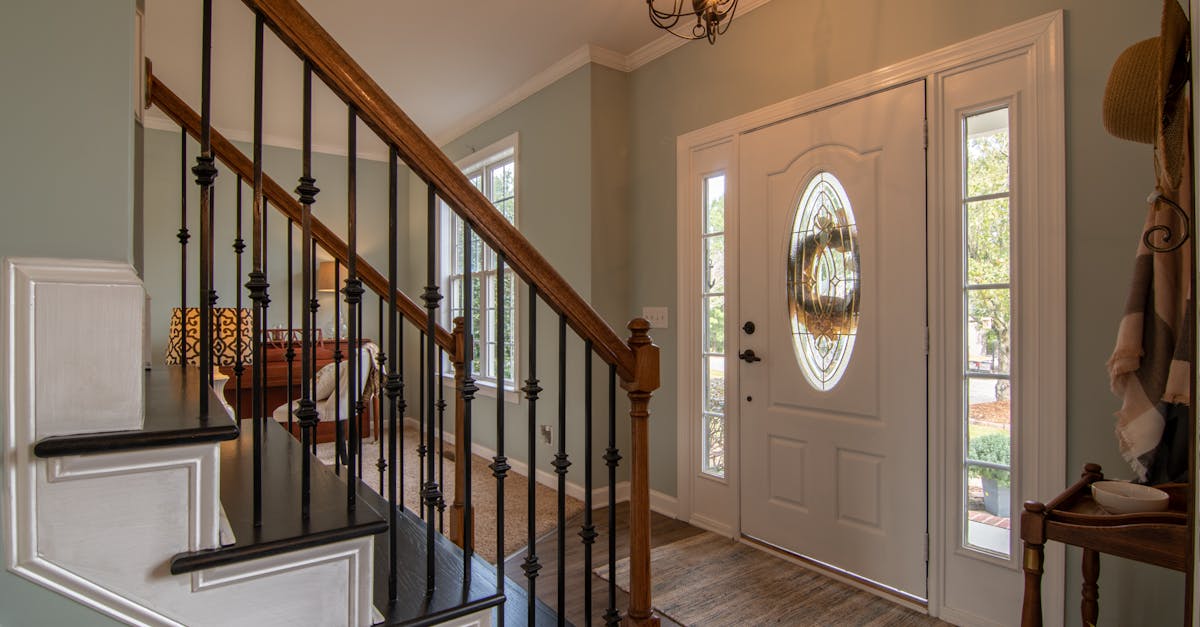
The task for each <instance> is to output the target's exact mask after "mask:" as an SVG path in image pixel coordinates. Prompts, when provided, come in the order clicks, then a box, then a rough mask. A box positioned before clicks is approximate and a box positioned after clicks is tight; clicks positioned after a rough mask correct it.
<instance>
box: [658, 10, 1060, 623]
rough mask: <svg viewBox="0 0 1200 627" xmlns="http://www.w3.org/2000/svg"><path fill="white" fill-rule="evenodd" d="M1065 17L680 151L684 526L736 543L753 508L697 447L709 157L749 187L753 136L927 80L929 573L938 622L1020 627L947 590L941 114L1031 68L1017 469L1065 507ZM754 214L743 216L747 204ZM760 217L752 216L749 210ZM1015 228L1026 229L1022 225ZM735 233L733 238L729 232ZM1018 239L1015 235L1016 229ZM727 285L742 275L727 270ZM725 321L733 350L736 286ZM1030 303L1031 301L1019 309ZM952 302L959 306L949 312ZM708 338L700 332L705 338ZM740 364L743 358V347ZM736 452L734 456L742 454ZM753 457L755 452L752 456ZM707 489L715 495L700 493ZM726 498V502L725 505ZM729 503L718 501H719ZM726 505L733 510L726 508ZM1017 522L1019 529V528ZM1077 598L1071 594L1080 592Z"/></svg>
mask: <svg viewBox="0 0 1200 627" xmlns="http://www.w3.org/2000/svg"><path fill="white" fill-rule="evenodd" d="M1063 19H1064V17H1063V12H1062V11H1054V12H1051V13H1047V14H1045V15H1042V16H1039V17H1036V18H1032V19H1029V20H1026V21H1024V22H1020V23H1017V24H1013V25H1012V26H1008V27H1004V28H1001V29H999V30H996V31H993V32H990V33H987V34H985V35H981V36H979V37H975V38H973V39H970V40H966V41H963V42H960V43H957V44H953V45H950V46H947V47H946V48H942V49H939V50H935V51H932V52H929V53H927V54H924V55H921V56H919V57H915V58H912V59H909V60H907V61H902V62H900V63H896V64H893V65H890V66H888V67H885V68H882V69H879V70H875V71H873V72H870V73H867V74H863V75H861V76H857V77H854V78H852V79H848V80H846V81H843V82H841V83H837V84H834V85H831V86H829V87H825V88H822V89H819V90H817V91H814V92H810V93H806V94H803V95H800V96H797V97H795V98H791V99H788V100H785V101H782V102H779V103H776V104H772V105H769V106H767V107H763V108H761V109H758V110H755V111H751V112H749V113H746V114H743V115H740V116H737V117H735V118H731V119H728V120H725V121H722V122H718V123H716V124H713V125H711V126H708V127H705V128H701V129H698V130H695V131H692V132H689V133H687V134H685V135H681V136H680V137H679V138H678V139H677V161H676V164H677V196H676V198H677V215H678V225H679V228H678V233H677V253H678V256H679V258H678V268H679V294H678V303H679V313H678V316H677V320H679V325H678V326H677V329H678V334H679V342H678V344H677V346H678V349H677V350H678V353H679V358H678V359H679V367H678V368H677V376H678V390H679V398H678V410H679V414H678V419H677V424H678V438H679V439H678V442H679V444H678V449H679V455H678V468H677V474H678V486H679V488H678V496H679V502H678V506H679V508H678V511H679V517H680V518H681V519H683V520H688V521H690V522H692V524H695V525H697V526H701V527H705V528H709V529H714V530H719V531H722V532H725V533H728V534H729V535H732V536H735V537H736V536H738V535H739V534H740V532H741V531H742V523H741V521H740V519H739V514H740V508H739V506H738V503H740V502H741V500H742V495H741V494H739V492H740V489H741V482H740V481H739V480H738V474H737V473H738V472H739V468H738V464H737V462H733V463H730V464H729V465H728V466H727V471H726V472H727V477H728V478H729V481H728V483H727V484H718V483H717V482H715V481H711V480H708V481H706V480H701V479H698V478H697V477H698V474H699V473H698V472H697V466H698V462H697V458H698V456H699V455H698V451H699V445H698V444H697V443H698V442H699V441H700V440H699V435H698V433H699V429H700V424H699V419H698V418H697V411H698V409H697V407H696V405H697V404H698V403H697V400H698V399H699V398H701V396H700V391H699V377H698V376H697V374H696V372H697V370H698V367H699V359H698V354H697V349H696V347H695V346H693V344H694V342H689V341H688V340H687V338H688V337H690V336H689V332H688V329H687V327H686V325H687V324H688V321H689V320H691V319H692V318H695V319H696V320H699V312H698V305H699V302H698V301H699V298H698V297H697V296H696V294H697V292H696V291H695V290H694V289H693V288H694V287H695V285H696V284H698V282H699V279H697V278H696V277H697V276H699V275H700V274H701V272H702V267H701V266H700V263H699V260H700V255H699V254H698V253H697V251H696V248H697V246H698V243H697V242H698V238H696V237H695V233H696V232H697V227H696V226H695V224H696V223H697V222H698V221H699V219H700V218H699V211H698V207H699V206H700V205H699V203H697V202H696V200H695V198H694V196H695V193H694V192H695V189H696V188H697V187H698V184H697V181H699V180H700V179H701V178H702V176H701V175H702V173H701V169H699V168H698V164H699V162H700V161H702V160H703V154H702V153H705V152H711V151H713V150H714V149H715V148H716V147H718V146H723V150H725V152H726V154H725V156H724V157H723V158H725V159H727V160H728V161H730V162H731V165H730V167H729V170H728V172H727V173H728V174H729V176H730V180H729V183H728V184H729V185H730V187H731V188H732V187H733V186H736V185H737V184H738V181H739V179H740V177H739V176H738V172H737V167H738V162H737V155H738V154H739V144H740V140H741V139H742V138H743V137H744V136H745V135H746V134H748V133H752V132H753V131H754V130H755V129H759V128H762V127H765V126H768V125H771V124H774V123H776V122H779V121H781V120H786V119H789V118H792V117H795V116H798V115H803V114H805V113H808V112H812V111H817V110H820V109H822V108H825V107H829V106H832V105H836V104H838V103H841V102H845V101H847V100H850V99H854V98H858V97H861V96H863V95H866V94H871V93H874V92H877V91H881V90H884V89H887V88H889V87H893V86H896V85H901V84H904V83H907V82H910V81H913V80H917V79H921V78H924V79H926V81H927V85H928V97H927V102H928V118H929V150H928V157H927V160H926V161H925V165H926V167H927V168H928V172H929V175H928V197H929V224H928V236H927V241H928V242H929V245H928V267H929V277H928V281H929V285H930V290H929V294H928V303H927V305H928V308H929V323H930V328H931V331H932V333H931V336H930V345H929V360H930V366H929V377H930V378H929V389H928V395H929V401H928V404H929V414H930V415H929V430H928V434H927V436H928V442H929V449H928V456H929V459H928V468H929V469H930V471H929V472H928V473H927V474H928V476H929V481H928V486H927V490H928V494H929V503H928V508H929V534H930V545H929V571H928V581H929V583H928V598H929V603H928V608H929V613H930V614H931V615H933V616H941V617H943V618H945V619H947V620H949V621H951V622H954V623H955V624H962V625H996V624H1006V623H1011V622H1012V619H1011V616H1012V615H1013V612H1014V611H1015V610H1014V608H1012V607H1008V608H1005V609H1004V611H1002V612H1001V613H999V614H997V615H994V616H989V615H988V612H989V608H987V607H973V606H972V603H971V600H970V599H969V598H966V597H964V596H963V595H962V594H961V593H962V591H961V590H956V589H954V586H953V582H951V581H948V575H947V570H948V563H949V562H950V561H952V560H954V559H956V556H957V554H956V553H955V551H954V549H953V548H951V547H950V546H949V545H950V544H951V543H952V542H957V536H956V535H955V534H956V533H957V531H955V530H953V525H951V524H950V522H951V521H952V519H953V517H954V516H956V515H958V513H957V511H956V509H955V508H956V507H957V498H958V497H957V494H956V489H957V486H953V487H952V486H951V485H949V484H950V483H953V482H951V481H949V480H948V478H947V476H946V468H947V467H948V466H949V464H951V463H958V460H959V455H960V454H961V448H960V445H959V444H957V443H956V438H957V437H958V436H957V434H958V433H959V430H960V428H961V427H960V422H961V415H960V412H961V407H960V405H959V404H958V403H959V402H960V401H959V394H960V393H959V392H956V391H955V390H956V388H957V387H959V386H961V385H962V372H961V363H960V362H961V355H959V354H958V353H957V352H955V351H956V350H957V348H956V347H954V346H951V345H950V343H949V341H948V338H949V337H950V336H956V335H957V334H958V333H959V330H958V329H957V324H958V323H957V322H954V321H955V320H956V316H957V315H958V312H957V311H949V308H950V306H951V305H952V304H953V299H955V298H958V296H955V295H953V294H949V295H948V294H947V290H949V289H953V290H961V289H962V286H961V277H960V276H958V275H955V274H951V275H949V276H948V275H947V274H946V273H947V272H950V271H949V270H947V268H946V260H947V259H948V258H950V257H954V256H958V255H960V254H961V248H960V247H961V241H960V239H959V238H960V233H958V232H953V233H951V232H950V231H952V230H953V229H954V228H957V226H955V225H951V224H948V222H947V219H948V218H947V214H948V212H957V211H959V210H960V207H959V205H958V202H957V200H956V199H955V198H952V197H951V198H947V197H946V195H947V192H946V188H947V186H948V185H949V184H950V183H953V181H948V179H952V178H953V177H955V176H957V175H956V174H955V173H954V172H955V168H954V167H953V164H952V163H950V162H949V161H948V160H953V159H956V158H957V150H958V149H957V146H955V147H954V153H953V154H947V150H949V149H948V148H947V147H946V142H945V137H944V134H945V130H944V128H945V127H946V124H951V125H953V124H955V123H957V121H955V120H947V119H946V118H945V115H944V112H943V106H942V102H943V96H944V94H943V91H944V89H945V85H944V83H945V81H946V80H947V79H949V78H951V77H953V76H955V75H958V74H962V73H964V72H969V71H971V70H973V69H976V68H980V67H985V66H986V65H988V64H990V63H993V62H995V61H997V60H1001V59H1005V58H1011V57H1013V56H1023V57H1024V58H1025V60H1026V63H1025V65H1024V71H1025V72H1026V73H1027V78H1028V81H1029V82H1028V85H1027V88H1026V89H1025V91H1024V92H1023V95H1022V102H1023V104H1024V107H1025V114H1024V115H1023V116H1022V118H1021V121H1020V122H1021V124H1022V128H1021V129H1020V133H1021V134H1022V136H1023V137H1025V138H1026V152H1027V155H1028V156H1029V157H1031V158H1030V159H1027V161H1026V164H1025V165H1026V167H1027V170H1025V171H1024V172H1023V175H1022V177H1021V180H1019V181H1016V182H1015V184H1016V185H1018V186H1020V187H1021V189H1020V190H1015V193H1018V194H1021V193H1023V194H1025V196H1024V199H1025V204H1024V207H1017V208H1016V209H1015V210H1016V211H1027V212H1029V213H1028V215H1029V217H1028V218H1027V219H1026V222H1025V224H1026V227H1027V228H1022V229H1021V230H1020V231H1019V232H1018V231H1014V233H1013V238H1014V241H1017V240H1018V239H1020V240H1021V241H1022V245H1021V246H1019V247H1016V248H1014V250H1013V257H1014V263H1015V264H1017V265H1019V264H1022V263H1024V264H1025V265H1026V267H1036V268H1037V269H1038V272H1037V274H1036V275H1035V276H1029V277H1026V283H1025V285H1024V287H1023V288H1018V289H1025V290H1028V293H1029V294H1032V295H1035V297H1033V298H1028V299H1026V300H1025V301H1024V303H1025V305H1024V309H1023V310H1022V313H1020V314H1018V315H1022V316H1026V317H1030V318H1032V319H1033V320H1034V321H1035V322H1034V323H1033V324H1032V325H1030V324H1027V325H1026V327H1025V328H1024V330H1023V331H1022V332H1023V333H1024V334H1025V335H1024V336H1023V339H1021V338H1018V340H1017V341H1018V342H1024V346H1025V353H1024V362H1023V363H1024V366H1023V367H1021V368H1020V369H1019V371H1018V372H1016V373H1015V376H1016V377H1017V380H1015V381H1014V386H1018V385H1021V384H1022V380H1026V381H1025V385H1024V390H1025V391H1024V393H1023V399H1022V400H1020V401H1019V402H1020V403H1022V413H1023V414H1024V415H1025V423H1024V425H1023V427H1022V429H1021V434H1020V436H1019V437H1020V440H1021V441H1020V442H1014V447H1015V448H1014V451H1019V452H1017V453H1016V455H1017V457H1019V459H1018V458H1017V457H1015V458H1014V460H1013V461H1014V464H1018V465H1019V469H1018V470H1017V472H1019V473H1021V474H1022V475H1023V476H1024V480H1023V481H1024V487H1023V488H1022V492H1023V493H1022V494H1019V495H1016V496H1015V499H1014V502H1016V503H1020V502H1021V499H1024V498H1032V497H1033V496H1034V495H1036V497H1038V498H1042V499H1046V498H1050V497H1051V496H1053V495H1055V494H1057V493H1058V492H1059V491H1060V490H1061V489H1062V487H1063V486H1064V485H1065V484H1064V478H1065V477H1066V474H1067V473H1066V469H1065V464H1064V460H1065V450H1066V448H1065V430H1066V429H1065V426H1066V411H1065V377H1066V364H1065V357H1064V355H1065V345H1066V339H1065V338H1066V332H1065V312H1066V296H1065V294H1066V292H1065V283H1066V271H1065V241H1066V238H1065V215H1066V189H1065V156H1064V155H1065V137H1064V134H1065V133H1064V109H1065V105H1064V94H1063V82H1064V78H1063V77H1064V72H1065V68H1064V65H1063V42H1064V39H1063ZM727 202H728V203H730V204H728V205H727V215H726V220H727V222H728V223H731V224H735V225H736V220H737V218H738V215H739V214H740V213H741V211H740V210H739V209H738V208H737V207H738V205H736V202H737V196H736V195H735V194H732V192H731V196H730V197H729V199H728V200H727ZM742 206H745V205H742ZM750 209H751V208H749V207H747V210H748V211H749V210H750ZM1015 219H1016V220H1021V219H1022V218H1020V217H1016V218H1015ZM727 228H730V227H728V226H727ZM1014 228H1016V227H1015V226H1014ZM729 238H730V244H729V249H728V250H727V255H728V257H729V258H730V259H736V255H737V252H736V250H735V249H734V246H735V244H734V242H735V241H736V239H737V238H736V236H734V235H732V234H731V235H729ZM727 272H728V273H729V274H731V275H732V274H733V273H734V272H735V270H733V269H731V268H727ZM728 289H729V294H728V306H729V307H730V310H729V311H727V316H729V320H728V323H727V327H728V329H727V337H729V338H730V340H732V339H733V338H735V337H737V334H739V333H741V331H740V330H739V326H740V322H738V321H739V320H740V318H741V316H739V315H738V314H736V313H735V312H734V311H733V307H734V306H736V303H737V297H736V293H735V292H736V289H737V286H736V285H734V284H732V283H731V285H730V286H729V288H728ZM1018 298H1019V296H1018ZM948 299H950V300H948ZM693 331H696V332H698V329H696V328H693ZM728 350H729V353H730V354H731V356H732V354H733V353H735V351H734V348H733V347H732V346H731V347H730V348H729V349H728ZM728 386H729V387H728V390H727V395H728V397H729V398H731V399H732V398H735V397H744V395H743V393H742V391H741V390H740V389H739V386H738V384H737V382H736V369H731V370H730V375H729V383H728ZM727 420H728V426H727V429H728V430H727V437H728V438H730V439H731V440H734V441H736V438H737V437H739V434H740V433H741V432H742V427H741V417H740V416H739V415H738V405H736V404H730V406H729V410H728V416H727ZM733 452H736V449H735V451H733ZM747 452H750V451H747ZM701 486H704V489H701ZM722 491H723V492H722ZM717 498H719V499H720V500H717ZM719 503H732V505H729V506H727V507H724V508H722V507H720V506H718V504H719ZM1014 522H1015V521H1014ZM1063 578H1064V573H1063V551H1062V547H1061V546H1056V545H1049V546H1047V547H1046V572H1045V575H1044V578H1043V586H1042V589H1043V606H1044V608H1045V612H1044V614H1045V620H1046V624H1047V625H1054V624H1061V620H1062V615H1063V609H1062V608H1063V604H1064V592H1065V591H1064V588H1063ZM1072 594H1073V593H1072Z"/></svg>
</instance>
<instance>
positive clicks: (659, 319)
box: [642, 307, 667, 329]
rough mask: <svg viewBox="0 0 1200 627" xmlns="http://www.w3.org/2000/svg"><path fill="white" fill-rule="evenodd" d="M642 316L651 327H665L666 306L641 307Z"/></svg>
mask: <svg viewBox="0 0 1200 627" xmlns="http://www.w3.org/2000/svg"><path fill="white" fill-rule="evenodd" d="M642 317H643V318H645V319H646V322H649V323H650V328H651V329H665V328H667V308H666V307H642Z"/></svg>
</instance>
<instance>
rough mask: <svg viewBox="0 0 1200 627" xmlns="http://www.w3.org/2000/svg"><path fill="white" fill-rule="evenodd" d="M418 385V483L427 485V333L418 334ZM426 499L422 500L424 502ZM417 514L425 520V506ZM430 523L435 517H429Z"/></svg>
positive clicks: (422, 485)
mask: <svg viewBox="0 0 1200 627" xmlns="http://www.w3.org/2000/svg"><path fill="white" fill-rule="evenodd" d="M417 340H418V341H417V381H419V382H420V384H419V385H417V387H418V388H420V390H419V391H418V396H417V485H419V486H421V489H424V486H425V453H426V451H425V335H424V334H423V333H422V334H418V336H417ZM423 503H424V501H422V504H423ZM417 514H419V515H420V516H421V520H425V508H424V507H418V508H417ZM428 522H430V523H432V522H433V519H432V518H431V519H429V521H428Z"/></svg>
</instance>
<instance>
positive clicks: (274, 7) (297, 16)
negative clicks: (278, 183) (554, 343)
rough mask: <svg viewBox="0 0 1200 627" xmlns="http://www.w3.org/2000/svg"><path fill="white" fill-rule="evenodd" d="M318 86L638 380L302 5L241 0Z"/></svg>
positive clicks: (513, 233) (602, 325)
mask: <svg viewBox="0 0 1200 627" xmlns="http://www.w3.org/2000/svg"><path fill="white" fill-rule="evenodd" d="M243 2H245V4H246V5H247V6H248V7H250V9H251V10H253V11H255V12H257V13H259V14H260V15H262V17H263V19H264V20H265V22H266V24H267V25H268V26H269V27H270V28H271V30H272V31H274V32H275V34H276V35H277V36H278V37H279V38H280V40H281V41H283V43H284V44H285V45H287V46H288V47H289V48H291V49H292V51H293V52H295V53H296V54H297V55H298V56H299V57H300V58H301V59H303V60H306V61H308V62H309V63H310V64H311V66H312V68H313V70H314V71H315V72H316V73H317V75H318V76H320V77H321V80H323V81H324V82H325V84H326V85H328V86H329V88H330V89H332V90H333V92H334V93H335V94H336V95H337V96H338V97H339V98H341V99H342V100H344V101H346V102H347V103H349V104H350V105H352V106H353V107H354V109H355V110H356V111H357V112H358V115H359V118H360V119H362V120H363V122H364V123H365V124H366V125H367V126H368V127H370V128H371V130H373V131H375V133H376V134H377V135H378V136H379V137H380V138H381V139H382V140H383V141H384V142H385V143H387V144H389V145H391V146H393V147H395V148H396V150H397V151H399V153H400V155H401V156H402V157H403V159H404V161H405V162H406V163H407V164H408V166H409V167H410V168H411V169H412V170H413V171H414V172H416V173H417V175H418V176H420V177H421V178H422V179H424V180H425V181H426V182H427V183H431V184H433V186H434V187H435V188H436V189H437V191H438V195H439V196H440V197H441V198H442V200H444V201H445V202H446V203H447V204H449V205H450V206H451V207H452V208H453V209H454V211H455V212H457V213H458V214H459V215H460V216H461V217H462V218H463V219H464V220H466V221H467V223H468V224H470V225H471V227H472V228H473V229H474V230H475V232H476V233H477V234H478V235H479V236H480V238H482V239H483V241H484V242H487V244H488V245H489V246H491V247H492V249H493V250H495V251H497V252H499V253H500V254H501V255H503V256H504V259H505V262H506V263H507V264H508V265H509V266H511V267H512V269H513V270H514V271H516V273H517V274H518V275H520V277H521V278H522V279H524V280H525V281H526V282H528V283H532V284H533V285H535V286H537V288H538V293H539V294H540V295H541V296H542V298H543V299H544V300H545V301H546V302H547V303H548V304H549V305H550V307H551V308H553V309H554V310H555V311H556V312H558V313H560V314H562V315H563V316H565V317H566V319H567V323H568V324H569V325H570V326H571V328H572V329H574V330H575V332H576V333H577V334H578V335H579V336H580V337H581V338H583V339H586V340H591V341H592V346H593V349H594V350H595V352H596V354H597V355H599V356H600V358H601V359H603V360H604V361H605V362H607V363H609V364H612V365H614V366H616V368H617V374H618V375H619V376H620V377H621V379H622V380H625V381H630V380H632V379H634V378H635V376H636V373H635V368H636V364H635V356H634V352H633V350H632V349H630V348H629V346H627V345H626V344H625V342H624V341H622V340H621V338H620V337H619V336H618V335H617V333H616V332H615V331H613V329H612V327H610V326H609V325H608V323H607V322H605V321H604V319H603V318H601V317H600V314H598V313H596V310H595V309H593V308H592V306H591V305H589V304H588V302H587V301H585V300H584V299H583V297H581V296H580V295H579V293H578V292H576V291H575V290H574V289H573V288H572V287H571V286H570V284H569V283H567V281H566V279H564V278H563V277H562V275H560V274H559V273H558V271H557V270H555V269H554V267H553V266H551V265H550V262H548V261H546V258H545V257H543V256H542V254H541V253H539V252H538V251H537V249H536V248H534V247H533V245H532V244H530V243H529V240H527V239H525V236H524V235H522V234H521V233H520V231H518V230H517V229H516V227H514V226H513V225H512V224H510V223H509V222H508V220H506V219H505V218H504V216H503V215H501V214H500V212H499V211H496V210H495V208H494V207H492V204H491V202H489V201H488V199H487V198H486V197H485V196H484V195H483V193H482V192H480V191H479V190H478V189H476V188H475V186H473V185H471V183H470V182H469V181H468V180H467V178H466V177H465V176H463V174H462V172H461V171H460V170H459V169H458V168H457V167H455V166H454V164H453V163H452V162H451V161H450V158H449V157H447V156H446V155H445V153H443V152H442V151H441V150H439V149H438V147H437V146H436V145H435V144H434V143H433V141H431V140H430V139H429V137H427V136H426V135H425V133H424V132H423V131H421V129H420V128H419V127H418V126H417V125H416V124H414V123H413V121H412V120H411V119H409V117H408V116H407V115H406V114H405V113H404V111H402V110H401V109H400V107H399V106H398V105H397V104H396V103H395V102H394V101H393V100H392V99H391V97H390V96H388V94H387V93H386V92H385V91H384V90H383V89H382V88H381V87H380V86H379V85H378V84H377V83H376V82H375V81H374V80H373V79H372V78H371V77H370V76H369V75H368V74H367V73H366V72H365V71H364V70H363V69H362V67H360V66H359V65H358V63H356V62H355V61H354V59H353V58H351V57H350V54H349V53H347V52H346V51H345V50H344V49H343V48H342V47H341V46H340V45H339V44H338V43H337V42H336V41H334V39H333V37H331V36H330V35H329V33H328V32H326V30H325V29H324V28H323V27H322V26H321V25H320V24H319V23H317V21H316V20H315V19H313V17H312V15H310V14H309V13H308V11H306V10H305V9H304V7H303V6H301V5H300V2H299V1H298V0H243Z"/></svg>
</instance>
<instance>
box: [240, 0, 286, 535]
mask: <svg viewBox="0 0 1200 627" xmlns="http://www.w3.org/2000/svg"><path fill="white" fill-rule="evenodd" d="M263 30H264V23H263V17H262V15H261V14H259V15H257V16H256V17H255V20H254V148H253V152H254V157H253V158H254V177H253V181H252V183H253V191H254V199H253V213H254V218H253V221H254V226H253V231H252V241H253V247H252V248H253V250H252V251H251V258H252V264H253V269H252V270H251V271H250V277H249V280H248V281H247V282H246V289H248V290H249V291H250V301H251V302H252V303H253V308H254V336H253V339H252V340H251V351H252V358H251V381H252V382H253V384H252V389H253V391H252V393H251V404H252V407H253V408H254V411H253V412H252V414H253V415H252V416H251V417H250V418H251V422H250V424H251V429H252V437H253V447H254V470H253V472H254V496H253V500H254V526H255V527H261V526H262V438H263V427H264V424H263V420H265V419H266V416H267V407H266V406H267V399H266V394H264V393H263V391H264V389H265V388H266V383H267V365H266V355H265V350H264V349H263V335H264V334H266V332H267V303H269V302H270V299H269V298H268V296H267V288H268V287H269V284H268V283H267V274H266V259H267V211H266V202H265V200H266V199H265V198H263V170H262V169H263V160H262V146H263ZM239 188H240V187H239ZM239 307H240V305H239ZM288 385H289V386H290V385H291V381H289V382H288ZM239 387H240V386H239ZM288 412H289V415H290V413H291V407H290V406H289V407H288Z"/></svg>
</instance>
